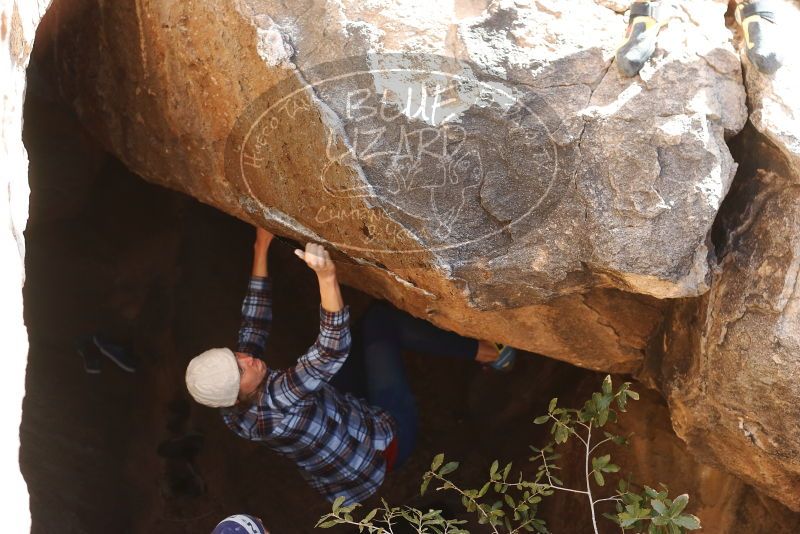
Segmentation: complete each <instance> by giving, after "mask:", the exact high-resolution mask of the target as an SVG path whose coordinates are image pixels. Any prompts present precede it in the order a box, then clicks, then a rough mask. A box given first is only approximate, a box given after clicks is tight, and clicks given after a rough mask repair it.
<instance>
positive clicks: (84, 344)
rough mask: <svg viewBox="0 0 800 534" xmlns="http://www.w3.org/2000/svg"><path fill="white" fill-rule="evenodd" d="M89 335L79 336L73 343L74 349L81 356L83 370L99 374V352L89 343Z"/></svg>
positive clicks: (91, 373)
mask: <svg viewBox="0 0 800 534" xmlns="http://www.w3.org/2000/svg"><path fill="white" fill-rule="evenodd" d="M89 341H90V339H89V337H88V336H87V337H85V338H81V339H80V340H78V343H77V344H76V345H75V350H76V351H77V352H78V354H80V355H81V358H83V370H84V371H86V372H87V373H89V374H90V375H97V374H100V370H101V365H100V354H98V353H97V351H96V350H95V348H94V347H93V346H91V344H90V343H89Z"/></svg>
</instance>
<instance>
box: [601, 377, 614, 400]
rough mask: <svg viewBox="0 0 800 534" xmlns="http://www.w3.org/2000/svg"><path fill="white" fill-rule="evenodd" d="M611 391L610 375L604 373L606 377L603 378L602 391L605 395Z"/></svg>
mask: <svg viewBox="0 0 800 534" xmlns="http://www.w3.org/2000/svg"><path fill="white" fill-rule="evenodd" d="M611 391H612V387H611V375H606V377H605V378H604V379H603V393H605V394H606V395H611Z"/></svg>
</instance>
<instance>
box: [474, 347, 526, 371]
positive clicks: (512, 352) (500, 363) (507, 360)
mask: <svg viewBox="0 0 800 534" xmlns="http://www.w3.org/2000/svg"><path fill="white" fill-rule="evenodd" d="M516 360H517V349H515V348H514V347H512V346H510V345H502V344H500V343H491V342H489V341H479V342H478V354H477V355H476V356H475V361H477V362H479V363H480V364H482V365H483V366H484V368H485V369H489V370H493V371H500V372H507V371H510V370H511V369H513V368H514V362H516Z"/></svg>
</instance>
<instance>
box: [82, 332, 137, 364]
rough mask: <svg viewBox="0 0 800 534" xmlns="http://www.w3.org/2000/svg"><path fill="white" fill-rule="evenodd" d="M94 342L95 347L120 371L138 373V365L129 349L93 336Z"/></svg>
mask: <svg viewBox="0 0 800 534" xmlns="http://www.w3.org/2000/svg"><path fill="white" fill-rule="evenodd" d="M92 341H93V342H94V346H95V347H97V349H98V350H99V351H100V352H101V353H102V354H103V355H105V356H107V357H108V359H110V360H111V361H112V362H114V363H115V364H117V366H118V367H119V368H120V369H122V370H123V371H127V372H129V373H134V372H136V364H135V362H134V360H133V355H132V354H131V353H130V351H129V350H128V349H127V347H123V346H122V345H115V344H113V343H109V342H108V341H106V340H104V339H101V338H100V337H99V336H96V335H95V336H92Z"/></svg>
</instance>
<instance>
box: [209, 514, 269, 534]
mask: <svg viewBox="0 0 800 534" xmlns="http://www.w3.org/2000/svg"><path fill="white" fill-rule="evenodd" d="M211 534H267V529H265V528H264V524H263V523H261V520H260V519H259V518H257V517H253V516H252V515H245V514H237V515H232V516H230V517H226V518H225V519H223V520H222V521H220V523H219V525H217V526H216V527H214V530H212V531H211Z"/></svg>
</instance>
